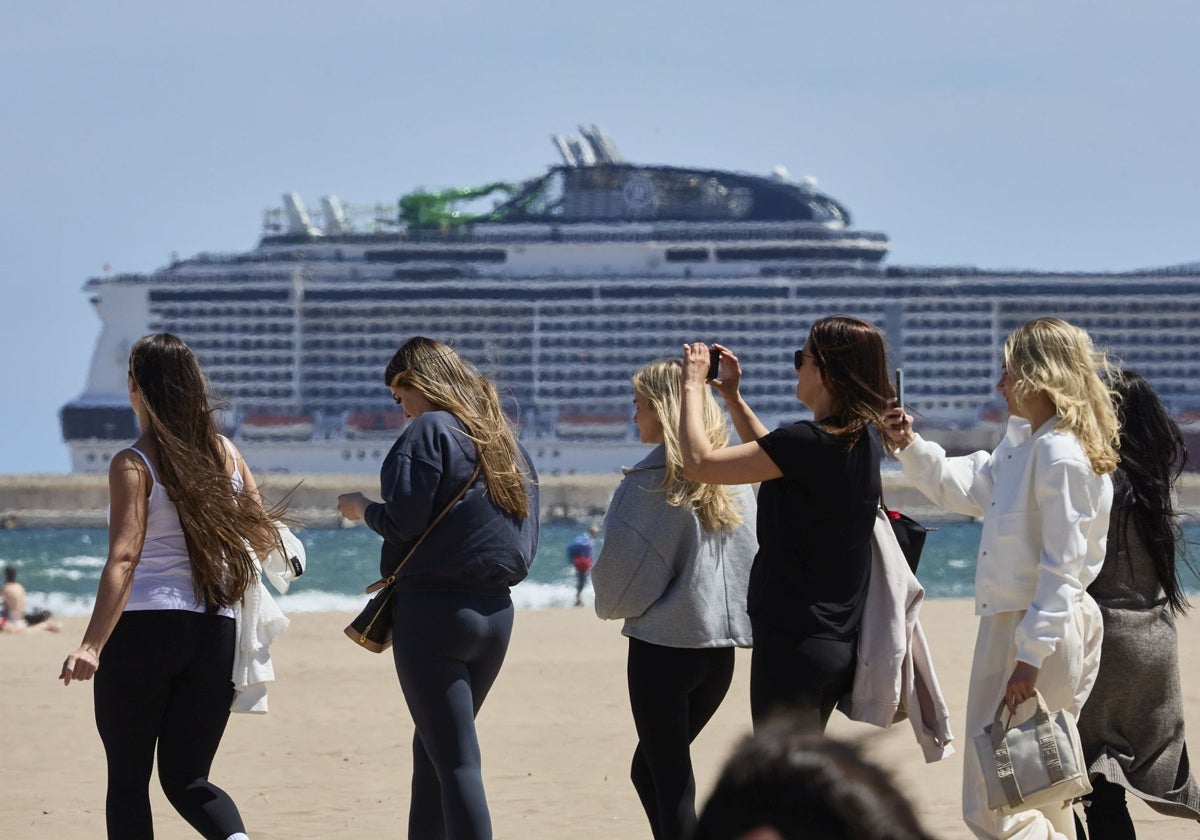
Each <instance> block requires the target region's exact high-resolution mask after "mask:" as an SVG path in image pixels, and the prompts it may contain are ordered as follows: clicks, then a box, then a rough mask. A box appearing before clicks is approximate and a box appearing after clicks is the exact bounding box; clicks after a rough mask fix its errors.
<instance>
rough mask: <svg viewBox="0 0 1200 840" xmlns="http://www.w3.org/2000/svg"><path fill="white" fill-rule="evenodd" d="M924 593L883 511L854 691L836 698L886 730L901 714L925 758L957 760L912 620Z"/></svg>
mask: <svg viewBox="0 0 1200 840" xmlns="http://www.w3.org/2000/svg"><path fill="white" fill-rule="evenodd" d="M924 598H925V589H924V587H922V586H921V584H920V582H919V581H918V580H917V578H916V575H914V574H913V573H912V570H911V569H910V568H909V567H908V561H907V560H905V558H904V553H903V552H902V551H901V550H900V545H899V543H897V542H896V536H895V534H894V533H893V531H892V525H891V522H889V521H888V518H887V514H886V513H884V512H883V511H882V510H881V511H879V512H878V513H877V514H876V517H875V528H874V531H873V532H872V534H871V582H870V583H869V584H868V586H867V599H866V603H865V604H864V606H863V619H862V624H861V625H860V626H859V630H858V654H857V659H858V661H857V664H856V665H855V670H854V687H853V688H852V689H851V691H850V693H849V694H847V695H846V696H845V697H843V698H842V699H841V700H840V701H838V708H839V709H841V710H842V712H844V713H845V714H846V716H847V717H848V718H850V719H851V720H857V721H862V722H864V723H871V724H874V725H875V726H882V727H884V728H887V727H889V726H891V725H892V724H893V723H898V722H900V721H902V720H904V719H905V718H906V717H907V718H908V719H909V721H910V722H911V723H912V728H913V733H914V734H915V735H916V737H917V743H918V744H920V746H921V750H922V751H923V752H924V754H925V761H927V762H933V761H940V760H941V759H943V758H948V757H949V756H952V755H954V747H952V746H951V745H950V742H951V741H952V740H954V735H953V733H951V731H950V710H949V708H948V707H947V705H946V700H945V698H944V697H943V696H942V689H941V686H940V685H938V680H937V674H935V673H934V670H933V659H932V657H931V655H930V652H929V645H928V643H927V642H926V641H925V632H924V631H923V630H922V629H921V622H920V619H919V618H918V617H917V616H918V613H919V612H920V609H921V602H922V601H923V600H924Z"/></svg>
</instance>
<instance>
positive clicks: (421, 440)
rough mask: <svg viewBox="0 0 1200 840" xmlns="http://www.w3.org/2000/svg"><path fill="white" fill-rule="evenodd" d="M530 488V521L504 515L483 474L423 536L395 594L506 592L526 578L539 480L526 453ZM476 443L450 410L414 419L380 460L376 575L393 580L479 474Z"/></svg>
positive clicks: (373, 517)
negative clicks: (399, 566)
mask: <svg viewBox="0 0 1200 840" xmlns="http://www.w3.org/2000/svg"><path fill="white" fill-rule="evenodd" d="M521 455H522V457H523V458H524V459H525V466H527V468H528V470H529V475H530V478H531V479H532V482H531V483H530V484H529V485H528V488H527V492H528V494H529V507H530V511H531V513H530V515H529V516H528V517H526V518H524V519H520V518H518V517H516V516H514V515H513V514H510V513H508V512H507V511H505V510H503V509H502V508H500V507H499V506H498V505H497V504H495V502H494V501H493V500H492V497H491V495H490V494H489V493H488V489H487V482H486V480H485V479H484V476H483V473H482V472H480V475H479V477H478V478H477V479H476V480H475V483H474V484H473V485H472V486H471V489H469V490H468V491H467V492H466V494H465V495H464V496H463V497H462V498H461V499H459V500H458V501H457V502H455V504H454V507H453V508H452V509H451V510H450V512H449V513H447V514H446V515H445V516H444V517H443V518H442V520H441V521H440V522H438V524H437V525H436V526H434V528H433V530H432V531H431V532H430V534H429V536H428V537H426V539H425V542H423V543H422V544H421V547H420V548H418V549H417V551H416V553H415V554H413V556H412V558H411V559H410V560H409V561H408V562H407V563H406V564H405V565H404V568H403V569H401V571H400V574H399V575H398V576H397V578H396V586H397V588H398V589H404V590H416V589H426V590H428V589H452V590H469V591H475V592H507V591H508V588H509V587H510V586H513V585H514V584H517V583H519V582H520V581H521V580H522V579H524V577H525V575H526V573H527V572H528V570H529V566H530V564H532V562H533V557H534V555H535V554H536V553H537V545H538V504H539V500H538V488H537V474H536V473H535V472H534V469H533V465H532V463H531V462H530V460H529V455H528V454H527V453H526V452H525V450H524V448H522V449H521ZM475 462H476V452H475V444H474V442H473V441H471V439H470V438H468V437H467V435H466V430H465V428H464V427H463V425H462V423H460V422H459V420H458V418H457V417H455V416H454V415H453V414H450V413H449V412H447V411H428V412H425V413H424V414H422V415H421V416H420V417H417V418H416V419H415V420H413V421H412V422H411V423H409V425H408V427H407V428H406V429H405V430H404V432H403V433H402V434H401V435H400V438H399V439H398V440H397V441H396V443H395V444H394V445H393V446H392V448H391V451H389V452H388V454H387V457H385V458H384V459H383V466H382V468H381V469H380V473H379V481H380V489H381V491H382V494H383V503H382V504H381V503H379V502H375V503H373V504H370V505H368V506H367V510H366V514H365V517H364V518H365V519H366V522H367V525H369V526H370V527H371V529H372V530H373V531H375V532H376V533H378V534H379V535H380V536H382V537H383V548H382V551H381V552H380V559H379V570H380V574H381V575H384V576H386V575H389V574H391V572H392V570H393V569H395V568H396V566H397V564H399V562H400V561H401V560H402V559H403V558H404V555H405V554H407V553H408V550H409V548H411V547H412V544H413V543H414V542H416V540H417V538H418V537H420V536H421V534H422V533H423V532H424V531H425V528H426V526H427V525H428V524H429V523H430V522H431V521H432V520H433V519H434V517H436V516H437V515H438V513H440V512H441V511H442V509H443V508H445V506H446V504H447V503H448V502H449V501H450V500H451V499H452V498H454V496H455V495H457V493H458V491H459V490H461V489H462V488H463V485H465V484H466V483H467V481H468V480H469V479H470V477H471V473H472V472H474V470H475Z"/></svg>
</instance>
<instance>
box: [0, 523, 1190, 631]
mask: <svg viewBox="0 0 1200 840" xmlns="http://www.w3.org/2000/svg"><path fill="white" fill-rule="evenodd" d="M590 524H593V523H591V522H553V523H544V524H543V525H542V531H541V543H540V545H539V547H538V553H537V557H536V558H535V561H534V564H533V568H532V569H531V570H530V574H529V577H528V578H526V579H525V580H524V581H523V582H522V583H521V584H520V585H518V586H516V587H515V588H514V589H513V601H514V602H515V604H516V605H517V606H518V607H519V608H524V609H545V608H551V607H565V606H569V605H571V604H573V603H574V602H575V571H574V569H573V568H572V567H571V565H570V564H569V563H568V562H567V553H566V549H567V543H568V542H570V540H571V539H572V538H573V537H575V536H576V535H577V534H578V533H580V532H581V531H582V530H584V529H585V528H586V527H587V526H588V525H590ZM596 524H599V523H596ZM931 524H932V525H933V526H934V527H936V528H937V530H936V531H933V532H932V533H930V534H929V537H928V540H927V542H926V544H925V550H924V553H923V554H922V556H921V563H920V566H919V568H918V569H917V577H918V579H919V580H920V581H921V583H922V585H924V587H925V594H926V597H929V598H959V597H971V595H972V594H973V590H974V579H975V554H976V551H977V549H978V546H979V534H980V525H979V524H978V523H976V522H937V523H931ZM297 535H298V536H299V537H300V539H301V540H302V541H303V542H304V546H305V550H306V552H307V555H308V566H307V569H306V571H305V573H304V575H303V576H301V577H300V578H298V579H297V580H296V581H295V582H294V583H293V584H292V586H291V588H290V590H289V591H288V594H287V595H283V596H277V597H276V601H277V602H278V603H279V605H280V606H281V607H282V609H283V610H284V612H324V611H342V612H351V611H357V610H359V609H360V608H361V607H362V605H363V604H364V603H366V599H365V597H364V595H363V588H364V587H365V586H366V585H367V584H369V583H372V582H374V581H375V580H376V579H377V578H378V571H379V543H380V538H379V536H378V535H377V534H375V532H373V531H371V530H370V529H368V528H362V527H355V528H340V529H327V530H326V529H306V530H298V531H297ZM1184 538H1185V542H1186V543H1187V544H1188V547H1189V556H1190V557H1191V558H1192V559H1193V560H1196V559H1197V558H1198V555H1200V523H1197V522H1194V521H1193V522H1189V523H1188V524H1186V525H1185V526H1184ZM600 543H601V545H603V540H602V539H601V540H600ZM107 550H108V531H107V530H105V529H102V528H53V529H21V528H18V529H11V530H0V566H3V565H12V566H15V567H16V568H17V570H18V579H19V580H20V581H21V582H22V583H23V584H24V585H25V589H26V590H27V592H28V593H29V594H28V601H29V606H30V607H43V608H46V609H49V610H50V611H51V612H52V613H54V614H55V615H60V616H71V615H87V614H89V613H90V612H91V610H92V605H93V603H94V602H95V596H96V586H97V583H98V582H99V580H100V570H101V569H102V568H103V567H104V562H105V558H106V555H107ZM1183 577H1184V584H1185V588H1186V589H1187V591H1188V592H1189V593H1191V594H1192V595H1200V578H1197V576H1196V575H1195V574H1194V573H1193V572H1191V571H1190V570H1189V571H1185V572H1184V575H1183ZM1193 600H1200V599H1195V598H1194V599H1193ZM584 601H585V603H590V602H591V591H590V588H589V589H588V590H585V593H584Z"/></svg>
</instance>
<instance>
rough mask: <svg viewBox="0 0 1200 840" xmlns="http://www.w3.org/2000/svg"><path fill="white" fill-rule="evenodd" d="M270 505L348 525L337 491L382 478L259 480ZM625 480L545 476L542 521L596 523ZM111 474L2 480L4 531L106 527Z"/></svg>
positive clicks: (318, 522) (367, 486)
mask: <svg viewBox="0 0 1200 840" xmlns="http://www.w3.org/2000/svg"><path fill="white" fill-rule="evenodd" d="M258 480H259V487H260V490H261V491H262V495H263V498H264V500H265V501H266V503H267V504H268V505H270V504H273V503H276V502H280V501H285V500H286V501H287V503H288V513H289V515H291V516H294V517H295V518H296V519H297V520H298V521H300V522H301V523H303V524H304V525H306V526H308V527H312V528H336V527H338V526H340V525H342V524H344V522H343V520H342V517H341V515H340V514H338V512H337V509H336V508H337V497H338V494H339V493H351V492H354V491H356V490H357V491H360V492H362V493H364V494H366V495H367V496H369V497H370V498H373V499H377V498H379V479H378V478H376V477H375V476H370V475H363V474H358V475H333V474H320V475H295V474H287V473H284V474H278V473H276V474H265V475H261V476H258ZM620 480H621V476H620V475H619V474H617V473H613V474H612V475H573V476H546V477H543V478H542V479H541V482H540V486H541V499H542V508H541V517H542V519H543V520H557V519H575V520H585V519H593V518H597V517H600V516H603V515H604V511H605V509H606V508H607V506H608V500H609V499H610V498H611V497H612V493H613V490H615V489H616V486H617V483H618V482H619V481H620ZM107 525H108V476H107V475H105V474H103V473H71V474H67V475H9V476H0V527H5V528H105V527H107Z"/></svg>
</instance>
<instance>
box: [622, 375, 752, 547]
mask: <svg viewBox="0 0 1200 840" xmlns="http://www.w3.org/2000/svg"><path fill="white" fill-rule="evenodd" d="M682 375H683V363H682V362H680V361H679V360H678V359H665V360H663V361H659V362H651V363H650V364H648V365H646V366H645V367H643V368H641V369H640V370H638V372H637V373H635V374H634V375H633V377H632V378H631V380H630V381H631V382H632V383H633V390H634V391H636V392H637V393H638V394H640V395H641V396H643V397H644V398H646V399H647V400H649V401H650V405H651V406H652V407H653V408H654V411H655V413H656V414H658V419H659V420H660V421H661V423H662V427H663V443H664V444H665V447H666V451H667V463H666V475H665V476H664V477H663V483H662V486H661V487H660V488H659V489H661V490H662V491H664V492H665V493H666V494H667V504H669V505H671V506H673V507H684V508H691V509H692V510H693V511H695V513H696V517H697V518H698V519H699V520H700V527H702V528H703V529H704V530H705V531H732V530H733V529H734V528H736V527H737V526H738V525H741V524H742V512H741V510H740V508H739V507H738V505H737V503H736V502H735V501H734V498H733V490H732V489H731V488H730V487H727V486H723V485H717V484H702V483H700V482H698V481H691V480H690V479H686V478H684V477H683V458H682V456H681V455H680V454H679V428H678V426H679V422H678V421H679V413H680V403H681V401H682ZM704 432H705V435H706V436H707V437H708V439H709V441H710V442H711V443H712V445H713V447H714V448H717V449H720V448H721V447H723V446H725V445H726V444H727V443H729V427H728V425H727V424H726V423H725V415H724V414H722V413H721V407H720V406H718V405H717V401H716V400H715V399H714V398H713V395H712V391H711V390H710V389H709V388H705V389H704Z"/></svg>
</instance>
